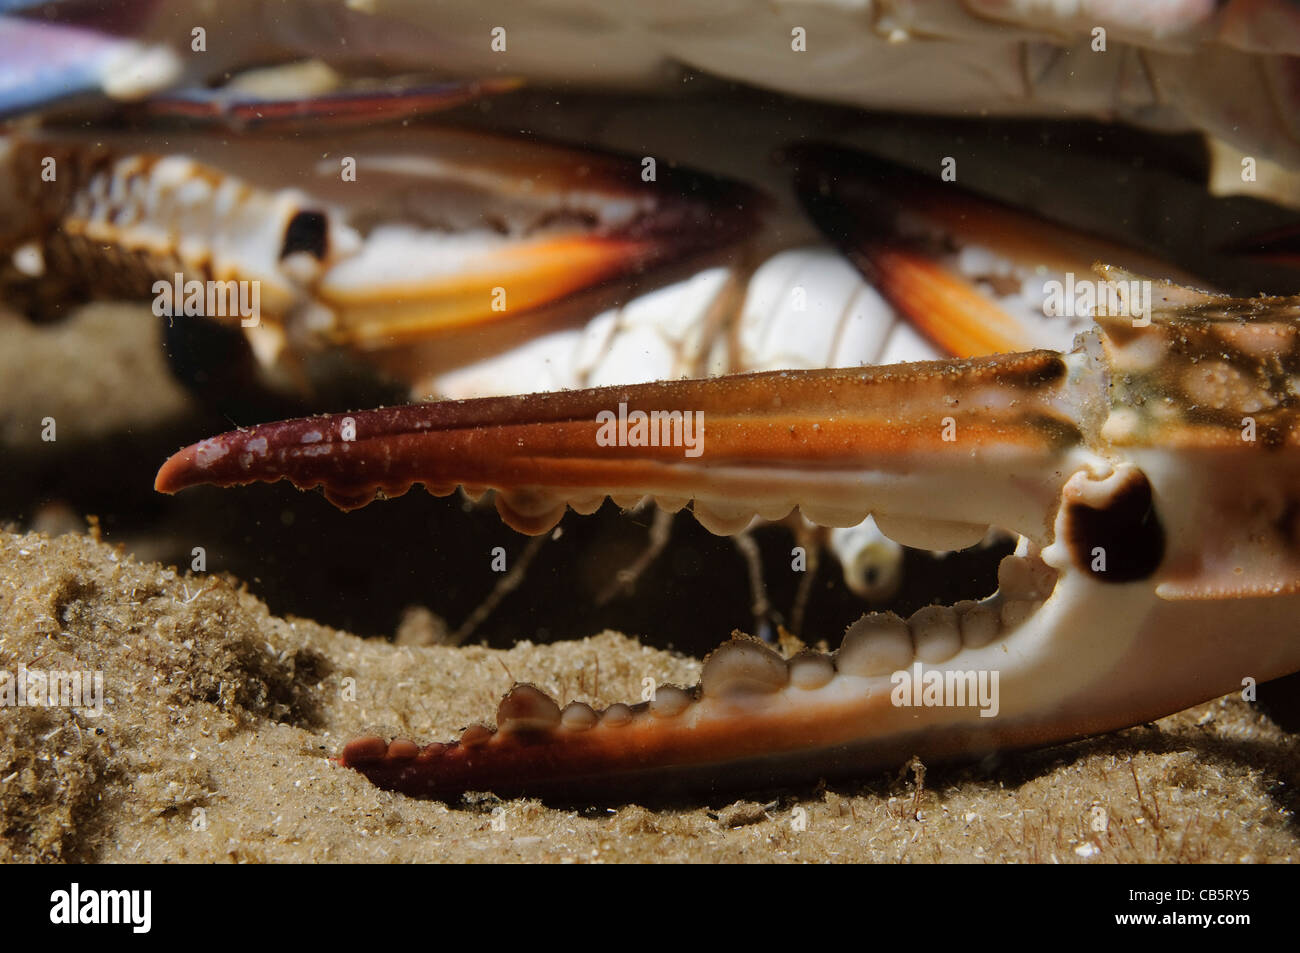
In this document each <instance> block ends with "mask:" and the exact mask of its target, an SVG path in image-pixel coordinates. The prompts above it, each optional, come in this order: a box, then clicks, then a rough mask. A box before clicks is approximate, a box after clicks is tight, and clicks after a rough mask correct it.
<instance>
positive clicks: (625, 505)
mask: <svg viewBox="0 0 1300 953" xmlns="http://www.w3.org/2000/svg"><path fill="white" fill-rule="evenodd" d="M609 498H610V499H611V500H613V501H614V505H615V506H617V507H618V508H619V509H620V510H634V509H636V508H637V507H638V506H640V505H641V501H642V500H644V499H645V497H644V496H643V495H642V494H640V493H611V494H610V495H609Z"/></svg>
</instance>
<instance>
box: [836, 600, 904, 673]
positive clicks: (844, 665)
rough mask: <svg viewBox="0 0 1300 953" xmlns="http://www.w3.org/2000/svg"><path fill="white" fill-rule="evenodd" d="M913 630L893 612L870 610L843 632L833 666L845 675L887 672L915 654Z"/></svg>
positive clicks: (901, 664)
mask: <svg viewBox="0 0 1300 953" xmlns="http://www.w3.org/2000/svg"><path fill="white" fill-rule="evenodd" d="M915 655H916V652H915V650H914V649H913V647H912V632H911V630H910V629H908V627H907V623H906V622H904V621H903V620H902V619H900V618H899V617H898V616H896V615H895V614H894V613H892V612H870V613H868V614H866V615H864V616H863V617H862V618H861V619H859V620H858V621H857V622H854V623H853V624H852V625H851V626H849V627H848V629H847V630H845V632H844V641H843V642H842V643H841V644H840V648H839V651H838V652H836V653H835V669H836V671H840V672H844V673H845V674H846V675H861V676H874V675H889V674H891V673H893V672H897V671H898V670H899V669H901V668H906V667H907V666H908V665H909V664H910V663H911V661H912V659H913V658H914V657H915Z"/></svg>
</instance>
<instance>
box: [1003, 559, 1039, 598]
mask: <svg viewBox="0 0 1300 953" xmlns="http://www.w3.org/2000/svg"><path fill="white" fill-rule="evenodd" d="M1051 572H1052V571H1051V569H1050V568H1048V567H1047V566H1045V565H1043V564H1042V563H1041V562H1039V561H1038V560H1036V559H1025V558H1024V557H1022V556H1016V555H1011V556H1004V557H1002V561H1001V562H1000V563H998V592H1000V593H1001V594H1002V595H1003V596H1004V597H1005V598H1007V599H1028V600H1034V599H1042V598H1045V597H1046V596H1048V595H1050V594H1051V591H1052V584H1051V578H1050V577H1051Z"/></svg>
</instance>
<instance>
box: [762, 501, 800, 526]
mask: <svg viewBox="0 0 1300 953" xmlns="http://www.w3.org/2000/svg"><path fill="white" fill-rule="evenodd" d="M757 510H758V515H759V516H760V517H761V518H763V519H765V520H767V521H768V522H769V523H779V522H780V521H781V520H783V519H785V518H786V517H787V516H789V515H790V514H791V513H793V512H794V504H793V503H767V504H759V506H758V507H757Z"/></svg>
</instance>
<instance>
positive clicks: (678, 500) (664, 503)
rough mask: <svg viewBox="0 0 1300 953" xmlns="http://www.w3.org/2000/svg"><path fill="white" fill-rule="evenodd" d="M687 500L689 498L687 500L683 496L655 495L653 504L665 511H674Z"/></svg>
mask: <svg viewBox="0 0 1300 953" xmlns="http://www.w3.org/2000/svg"><path fill="white" fill-rule="evenodd" d="M689 502H690V500H688V499H687V498H686V497H684V496H656V497H655V506H657V507H659V509H661V510H663V511H664V512H665V513H676V512H677V511H678V510H680V509H682V508H683V507H684V506H686V504H687V503H689Z"/></svg>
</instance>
